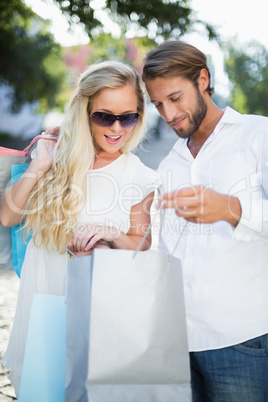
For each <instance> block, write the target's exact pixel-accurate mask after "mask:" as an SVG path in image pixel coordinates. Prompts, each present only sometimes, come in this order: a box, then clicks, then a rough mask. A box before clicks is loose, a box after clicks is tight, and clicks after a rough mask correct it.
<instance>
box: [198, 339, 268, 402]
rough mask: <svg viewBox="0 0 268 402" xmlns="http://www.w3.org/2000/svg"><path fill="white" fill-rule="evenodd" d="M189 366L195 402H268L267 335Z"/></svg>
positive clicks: (204, 354)
mask: <svg viewBox="0 0 268 402" xmlns="http://www.w3.org/2000/svg"><path fill="white" fill-rule="evenodd" d="M190 362H191V382H192V392H193V402H268V334H267V335H263V336H260V337H258V338H254V339H251V340H249V341H247V342H243V343H241V344H240V345H235V346H231V347H227V348H223V349H216V350H208V351H204V352H191V353H190Z"/></svg>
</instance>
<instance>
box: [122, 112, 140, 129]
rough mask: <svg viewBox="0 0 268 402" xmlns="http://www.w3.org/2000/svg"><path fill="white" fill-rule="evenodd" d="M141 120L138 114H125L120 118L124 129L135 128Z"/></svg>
mask: <svg viewBox="0 0 268 402" xmlns="http://www.w3.org/2000/svg"><path fill="white" fill-rule="evenodd" d="M139 118H140V116H139V115H138V113H130V114H123V115H121V116H120V117H119V121H120V124H121V126H122V127H125V128H127V127H134V126H135V125H136V124H137V123H138V121H139Z"/></svg>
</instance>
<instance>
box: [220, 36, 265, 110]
mask: <svg viewBox="0 0 268 402" xmlns="http://www.w3.org/2000/svg"><path fill="white" fill-rule="evenodd" d="M243 49H245V50H242V49H241V48H239V47H237V46H235V45H234V44H231V43H229V44H228V47H227V49H226V56H225V70H226V72H227V74H228V77H229V79H230V81H231V83H232V90H231V98H232V99H231V103H232V106H233V107H234V108H235V109H236V110H238V111H240V112H241V113H253V114H262V115H265V116H267V115H268V51H267V49H266V48H265V47H264V46H262V45H261V44H259V43H257V42H251V43H249V44H248V45H247V46H245V47H244V48H243Z"/></svg>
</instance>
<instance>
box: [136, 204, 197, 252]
mask: <svg viewBox="0 0 268 402" xmlns="http://www.w3.org/2000/svg"><path fill="white" fill-rule="evenodd" d="M165 202H166V201H165V200H163V201H162V202H161V204H160V207H159V209H161V208H162V206H163V205H164V204H165ZM188 224H189V222H187V223H186V227H187V226H188ZM152 225H153V223H152V221H151V222H150V224H149V225H148V227H147V229H146V232H145V233H144V235H143V237H142V239H141V241H140V243H139V245H138V247H137V248H136V250H135V251H134V252H133V256H132V258H135V257H136V255H137V253H138V252H139V251H140V250H141V248H142V245H143V243H144V242H145V240H146V238H147V236H148V234H149V233H150V230H151V227H152ZM182 235H183V232H181V234H180V236H179V238H178V240H177V241H176V244H175V247H174V249H173V250H172V253H171V254H170V257H173V255H174V253H175V250H176V248H177V247H178V245H179V242H180V240H181V237H182Z"/></svg>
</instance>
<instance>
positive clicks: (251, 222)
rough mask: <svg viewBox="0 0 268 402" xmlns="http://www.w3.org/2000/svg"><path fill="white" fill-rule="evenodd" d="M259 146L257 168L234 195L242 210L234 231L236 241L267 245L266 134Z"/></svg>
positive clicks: (267, 165)
mask: <svg viewBox="0 0 268 402" xmlns="http://www.w3.org/2000/svg"><path fill="white" fill-rule="evenodd" d="M266 137H267V139H266V138H265V139H264V141H263V142H262V143H261V144H260V146H261V150H260V151H259V153H258V155H256V158H258V162H259V163H258V167H257V169H256V172H255V173H254V174H252V175H251V176H250V177H249V179H248V181H247V182H244V183H241V186H242V187H241V191H240V192H238V193H237V194H236V196H237V198H238V199H239V201H240V204H241V208H242V215H241V218H240V221H239V223H238V225H237V226H236V228H235V230H234V236H235V238H236V239H237V240H244V241H260V242H262V243H266V244H268V156H267V149H268V133H266Z"/></svg>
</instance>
